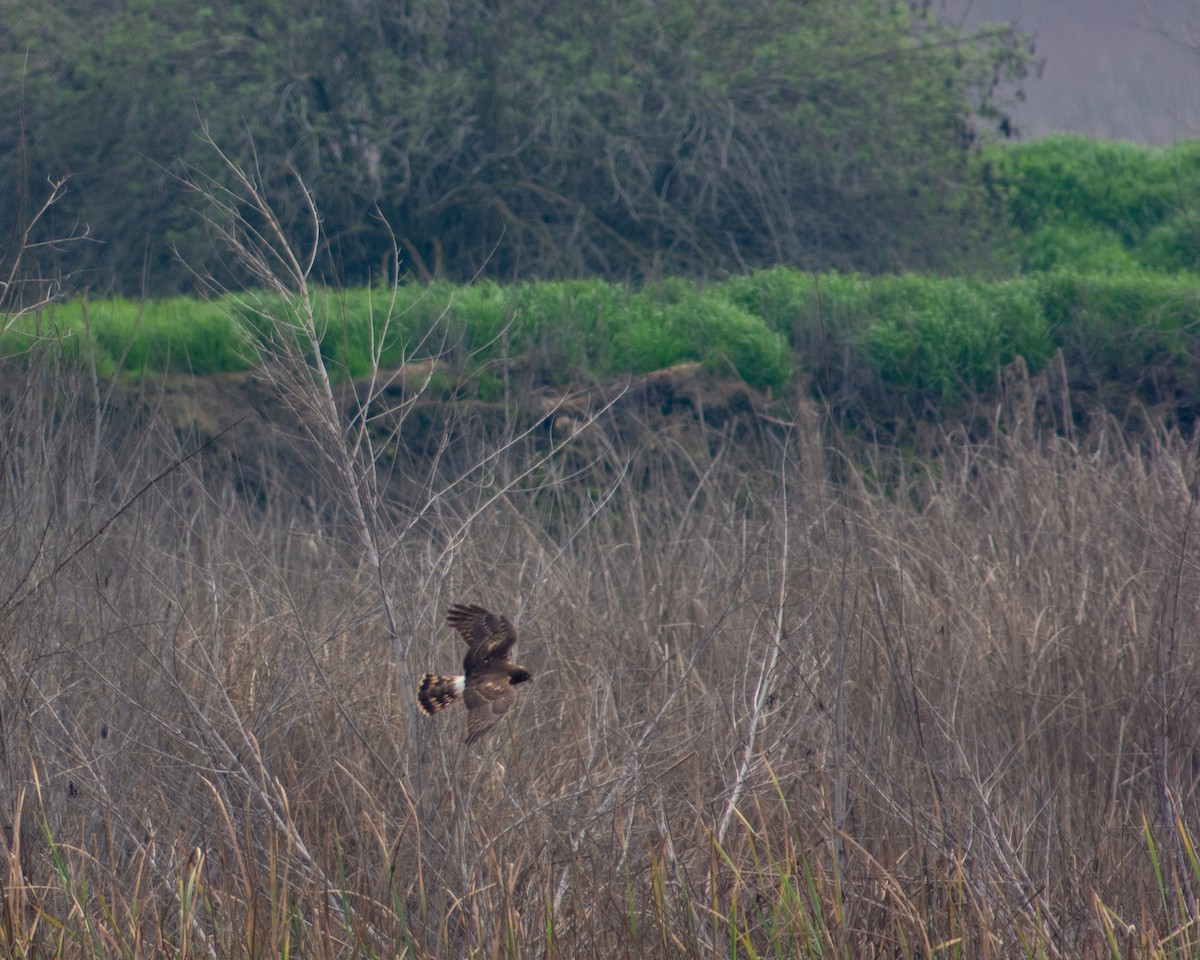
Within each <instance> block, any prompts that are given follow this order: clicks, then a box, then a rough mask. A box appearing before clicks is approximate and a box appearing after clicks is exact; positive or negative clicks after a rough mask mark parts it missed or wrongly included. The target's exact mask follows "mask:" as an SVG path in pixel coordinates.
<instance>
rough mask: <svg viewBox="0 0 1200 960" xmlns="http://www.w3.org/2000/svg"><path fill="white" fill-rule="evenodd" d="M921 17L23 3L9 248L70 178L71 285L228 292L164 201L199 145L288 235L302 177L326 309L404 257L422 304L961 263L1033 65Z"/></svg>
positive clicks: (1, 173) (177, 208) (973, 246)
mask: <svg viewBox="0 0 1200 960" xmlns="http://www.w3.org/2000/svg"><path fill="white" fill-rule="evenodd" d="M912 6H913V5H909V4H895V3H891V2H887V0H852V2H843V0H816V2H810V3H805V4H799V5H797V4H794V3H791V2H788V0H756V2H754V3H751V4H748V5H747V4H735V5H730V4H727V3H721V2H717V0H705V2H701V3H692V2H687V3H684V2H680V0H653V2H650V3H644V2H632V0H623V2H620V3H617V4H615V5H611V4H610V5H607V6H604V7H603V8H601V7H595V6H589V5H583V6H580V5H578V4H574V3H569V2H564V0H557V2H550V0H516V2H511V3H506V4H493V3H490V2H487V0H453V2H449V3H444V2H441V0H413V2H410V3H406V4H394V3H385V2H382V0H364V2H360V3H356V4H355V5H354V13H353V16H331V15H329V12H328V10H327V8H326V5H325V4H320V3H316V2H315V0H304V2H301V3H297V4H280V3H267V4H263V3H257V4H253V5H249V4H246V3H244V2H239V0H228V2H226V3H223V4H217V5H208V6H204V7H201V8H199V9H197V8H196V7H195V5H194V4H189V3H183V2H181V0H134V2H130V3H123V4H115V5H114V4H111V3H105V2H99V0H91V2H85V3H80V4H75V5H72V6H70V7H61V8H59V9H57V10H56V13H55V15H54V16H53V17H48V16H47V15H46V13H45V9H44V5H43V4H40V3H36V2H33V0H16V2H14V3H11V4H9V9H8V10H7V11H6V14H5V27H6V31H5V34H4V35H3V37H0V103H3V104H4V113H3V121H4V122H2V123H0V158H3V160H2V161H0V186H2V187H3V190H2V191H0V196H3V197H4V201H3V206H0V230H3V232H5V233H7V232H8V228H9V225H10V224H12V223H17V222H19V221H21V219H22V218H23V217H24V216H25V215H26V214H27V211H28V208H29V205H30V203H32V202H35V201H36V200H37V199H38V198H39V197H40V196H41V193H42V189H43V187H44V184H45V179H46V178H47V177H59V176H63V175H71V176H72V180H71V183H70V190H69V193H68V195H67V197H66V198H65V199H64V200H63V201H62V202H61V204H60V205H59V208H58V209H57V211H56V213H55V216H54V218H52V220H51V221H48V222H47V223H46V224H45V225H44V226H45V228H46V231H47V235H50V231H52V230H55V229H58V230H70V229H72V228H78V229H87V230H90V233H91V236H92V238H93V239H94V240H97V241H100V242H99V243H94V244H88V245H86V246H79V247H75V248H74V249H73V250H72V252H71V255H70V257H68V258H65V259H59V260H58V261H56V265H57V266H59V267H61V268H62V269H65V270H70V269H73V268H81V270H80V272H79V273H78V275H77V276H76V278H75V279H76V282H77V283H81V284H82V283H86V284H88V285H90V286H92V287H93V289H99V290H112V289H116V290H118V291H123V292H129V293H145V292H151V293H171V292H174V291H176V290H179V289H182V288H188V287H190V286H191V285H192V284H193V282H194V276H193V274H192V272H191V270H192V269H213V270H215V271H216V272H217V273H218V274H219V275H220V276H221V277H222V279H223V280H224V281H226V282H233V281H236V280H237V279H238V278H239V277H238V274H237V273H236V271H233V272H223V271H222V265H221V264H219V263H215V262H214V259H213V257H212V253H211V250H210V245H209V243H208V238H207V236H206V234H205V233H204V231H203V229H202V228H201V226H200V223H201V221H200V218H199V217H197V216H196V214H195V212H194V211H193V210H192V208H191V204H190V200H189V197H188V195H187V193H186V191H185V190H183V188H182V186H181V185H180V183H179V182H178V181H177V180H175V179H174V177H173V173H175V172H178V170H179V167H178V166H177V165H176V161H177V160H182V161H184V162H185V163H187V164H191V165H194V166H195V167H198V168H200V169H201V170H205V171H209V172H211V171H213V170H215V169H218V168H219V166H220V165H219V163H217V162H216V159H215V157H214V156H213V153H212V150H211V148H210V147H209V146H208V145H206V144H205V143H204V142H203V140H202V138H201V137H199V136H198V135H197V134H198V132H199V131H200V130H201V128H204V129H206V130H207V131H208V132H209V134H211V136H212V138H213V139H214V140H215V141H216V142H217V143H218V144H220V145H221V147H222V148H223V149H224V150H226V151H228V152H229V154H230V155H231V156H232V157H233V158H234V159H236V160H238V161H239V162H241V163H242V164H243V165H244V166H246V168H247V169H252V170H254V171H255V174H256V177H257V179H258V182H259V184H260V186H261V188H262V190H263V191H264V192H265V193H266V194H267V195H269V197H270V199H271V203H272V206H273V207H274V208H275V209H276V211H277V212H278V213H279V214H280V216H281V218H282V219H283V221H284V223H285V225H286V226H287V227H288V228H289V230H291V231H292V232H293V234H294V235H295V237H296V238H300V239H306V238H309V237H311V226H310V222H309V219H308V214H307V211H306V209H305V208H304V204H303V202H302V198H301V196H300V194H299V192H298V190H297V184H296V181H295V176H294V175H295V174H299V175H300V176H301V177H303V180H304V182H305V183H306V184H307V185H308V187H309V188H310V189H311V191H312V194H313V196H314V198H315V199H316V201H317V204H318V206H319V208H320V211H321V215H322V221H323V228H324V232H323V236H322V244H321V250H320V253H321V257H320V260H319V264H320V266H319V269H320V272H321V273H322V274H323V276H324V277H325V278H326V279H327V280H328V281H330V282H333V283H335V284H336V285H342V284H345V283H351V282H359V283H361V282H364V281H366V280H367V279H368V278H374V277H377V276H378V275H380V274H381V273H388V272H389V271H390V270H391V264H392V261H393V256H392V252H393V243H398V245H399V248H400V252H401V254H402V269H403V270H406V271H410V272H412V273H413V274H415V275H416V276H418V277H420V278H422V279H427V278H428V277H429V276H432V275H442V276H446V277H449V278H452V279H457V280H466V279H469V278H472V277H475V276H478V275H480V273H482V274H484V275H488V276H493V277H498V278H503V279H506V280H511V279H514V278H524V277H534V276H537V277H580V276H589V275H593V274H598V275H601V276H605V277H609V278H614V277H615V278H621V279H627V278H638V279H642V278H647V277H651V278H652V277H659V276H663V275H669V274H684V275H689V276H712V275H720V274H722V273H728V272H731V271H740V270H744V269H745V268H746V267H747V266H750V267H755V266H764V265H771V264H775V263H788V264H792V265H797V266H803V267H806V268H826V267H831V266H832V267H837V268H840V269H859V270H868V271H875V270H882V269H905V268H907V269H922V268H928V267H937V268H947V267H952V266H955V265H958V264H960V263H962V262H971V260H972V257H973V256H974V254H976V253H977V252H978V241H979V239H980V233H981V231H982V229H983V220H982V215H983V207H982V199H983V195H982V191H981V189H980V187H979V183H978V178H977V175H976V172H975V171H974V170H973V168H972V165H971V163H970V149H971V145H972V142H973V139H974V134H973V133H972V130H973V129H974V128H973V127H972V126H971V125H970V124H969V122H968V118H970V117H975V118H978V117H980V116H984V117H990V118H991V119H996V118H997V116H998V114H997V111H996V107H995V104H994V103H993V102H992V99H991V93H992V89H993V84H994V82H995V80H996V78H997V77H998V76H1001V75H1005V74H1007V73H1009V72H1010V71H1013V70H1015V71H1018V72H1019V70H1020V69H1021V65H1022V62H1023V61H1022V54H1021V52H1020V44H1019V42H1018V40H1017V39H1016V38H1015V37H1014V36H1013V35H1012V34H1011V33H1010V32H1006V31H1003V30H996V31H990V32H986V33H983V34H980V35H978V36H973V37H967V36H963V35H961V34H958V33H955V32H953V31H950V30H948V29H946V28H943V27H940V26H938V25H937V24H936V22H935V21H933V19H932V18H930V17H928V16H926V15H924V14H921V13H917V12H914V11H913V9H912ZM97 118H103V120H102V121H99V120H98V119H97ZM192 199H194V198H192ZM387 224H391V227H392V228H393V229H394V230H395V231H396V233H397V236H393V234H392V232H391V230H390V229H389V228H388V226H387ZM176 253H178V255H179V259H176ZM51 260H52V261H53V260H54V258H53V257H51ZM185 264H187V265H188V266H185ZM82 268H86V269H82Z"/></svg>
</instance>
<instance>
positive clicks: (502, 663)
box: [417, 603, 533, 744]
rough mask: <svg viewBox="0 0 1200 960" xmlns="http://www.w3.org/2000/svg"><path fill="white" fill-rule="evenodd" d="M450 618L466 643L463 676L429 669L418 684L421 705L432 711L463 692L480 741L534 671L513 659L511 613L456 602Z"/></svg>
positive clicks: (470, 725) (472, 735)
mask: <svg viewBox="0 0 1200 960" xmlns="http://www.w3.org/2000/svg"><path fill="white" fill-rule="evenodd" d="M446 621H447V622H448V623H449V624H450V626H452V627H453V628H454V629H455V630H457V631H458V632H459V634H460V635H461V636H462V638H463V639H464V640H465V641H466V642H467V655H466V656H465V657H463V672H462V675H461V676H457V677H450V676H445V675H442V674H437V673H427V674H425V675H424V676H423V677H421V682H420V683H419V684H418V685H417V706H418V707H420V708H421V712H422V713H424V714H425V715H426V716H433V714H435V713H437V712H438V711H439V710H441V709H442V708H443V707H448V706H449V705H450V704H452V703H453V702H454V701H455V700H457V699H458V698H459V697H462V698H463V702H464V703H466V705H467V736H466V738H465V739H464V740H463V742H464V743H468V744H470V743H475V742H476V741H478V740H479V739H480V738H481V737H482V736H483V735H484V734H485V733H487V732H488V731H489V730H491V729H492V727H494V726H495V725H496V724H497V723H498V722H499V721H500V718H501V717H502V716H504V714H505V712H506V711H507V710H508V708H509V707H511V706H512V705H513V701H514V700H516V698H517V695H516V694H515V693H513V689H512V688H513V687H515V686H516V685H517V684H518V683H524V682H525V681H526V680H532V679H533V674H532V673H530V672H529V671H528V670H526V669H525V668H524V667H521V666H518V665H517V664H515V663H513V662H512V661H511V660H510V659H509V658H508V655H509V653H510V652H511V651H512V648H513V647H514V646H515V645H516V642H517V631H516V628H515V627H513V625H512V623H511V622H510V621H509V619H508V617H503V616H497V615H496V614H494V613H491V612H490V611H487V610H485V609H483V607H477V606H475V605H473V604H472V605H466V604H461V603H460V604H455V605H454V606H453V607H451V608H450V610H449V612H448V613H447V614H446Z"/></svg>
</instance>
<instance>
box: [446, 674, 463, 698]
mask: <svg viewBox="0 0 1200 960" xmlns="http://www.w3.org/2000/svg"><path fill="white" fill-rule="evenodd" d="M450 679H451V681H452V682H453V683H454V692H455V693H457V694H458V695H459V696H460V697H461V696H462V692H463V691H464V690H466V689H467V678H466V677H451V678H450Z"/></svg>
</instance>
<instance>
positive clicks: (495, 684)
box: [463, 672, 516, 744]
mask: <svg viewBox="0 0 1200 960" xmlns="http://www.w3.org/2000/svg"><path fill="white" fill-rule="evenodd" d="M514 700H516V695H515V694H514V693H513V689H512V686H511V684H510V683H509V680H508V676H507V674H504V673H499V672H496V673H484V674H479V675H477V676H475V677H471V678H469V679H468V680H467V687H466V690H464V691H463V702H464V703H466V705H467V736H466V739H465V740H464V741H463V742H464V743H467V744H471V743H475V742H476V741H477V740H479V738H480V737H482V736H483V735H484V734H485V733H487V732H488V731H489V730H491V729H492V727H494V726H495V725H496V724H497V723H499V721H500V718H501V717H502V716H504V714H505V713H506V712H507V711H508V708H509V707H511V706H512V705H513V701H514Z"/></svg>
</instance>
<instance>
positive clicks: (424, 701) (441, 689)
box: [417, 673, 467, 716]
mask: <svg viewBox="0 0 1200 960" xmlns="http://www.w3.org/2000/svg"><path fill="white" fill-rule="evenodd" d="M466 682H467V678H466V677H461V676H459V677H447V676H444V675H443V674H440V673H427V674H425V676H423V677H421V682H420V683H419V684H418V685H417V706H418V707H420V708H421V712H422V713H424V714H426V715H429V716H432V715H433V714H435V713H437V712H438V711H439V710H441V709H442V707H448V706H450V704H452V703H453V702H454V701H455V700H457V699H458V698H459V697H461V696H462V692H463V688H464V687H465V686H466Z"/></svg>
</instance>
